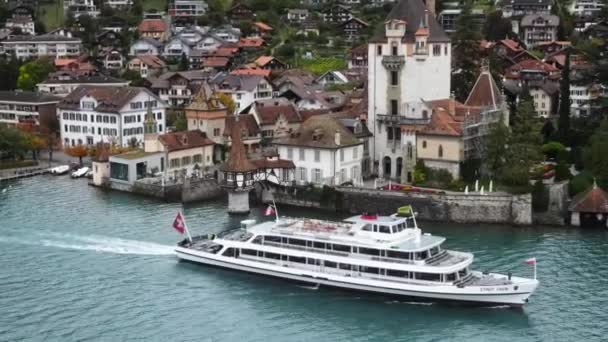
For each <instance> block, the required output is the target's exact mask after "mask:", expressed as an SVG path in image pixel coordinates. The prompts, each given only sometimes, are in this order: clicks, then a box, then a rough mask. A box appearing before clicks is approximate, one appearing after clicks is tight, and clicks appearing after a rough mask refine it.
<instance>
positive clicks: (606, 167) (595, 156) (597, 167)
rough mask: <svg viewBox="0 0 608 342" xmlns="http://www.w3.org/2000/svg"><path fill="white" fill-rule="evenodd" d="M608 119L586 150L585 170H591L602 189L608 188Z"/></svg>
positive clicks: (596, 132)
mask: <svg viewBox="0 0 608 342" xmlns="http://www.w3.org/2000/svg"><path fill="white" fill-rule="evenodd" d="M606 151H608V119H605V120H604V121H602V123H601V125H600V127H599V128H598V129H597V130H596V131H595V133H594V134H593V136H591V138H590V139H589V146H588V147H587V148H586V149H585V150H584V154H585V168H586V169H587V170H590V171H591V172H592V173H593V175H594V176H595V177H596V178H597V181H598V184H599V185H600V186H602V187H606V186H608V153H606Z"/></svg>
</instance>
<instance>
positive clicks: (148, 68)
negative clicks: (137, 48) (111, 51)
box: [127, 55, 167, 78]
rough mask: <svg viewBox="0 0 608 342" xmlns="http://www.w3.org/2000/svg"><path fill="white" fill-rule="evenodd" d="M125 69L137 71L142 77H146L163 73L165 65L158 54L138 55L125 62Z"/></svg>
mask: <svg viewBox="0 0 608 342" xmlns="http://www.w3.org/2000/svg"><path fill="white" fill-rule="evenodd" d="M127 69H129V70H134V71H138V72H139V74H140V76H141V77H142V78H147V77H150V76H156V75H159V74H161V73H163V72H164V71H165V70H166V69H167V65H166V64H165V62H164V61H163V60H162V59H160V58H159V57H158V56H155V55H138V56H135V57H133V58H132V59H131V60H130V61H129V63H127Z"/></svg>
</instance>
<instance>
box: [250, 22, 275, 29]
mask: <svg viewBox="0 0 608 342" xmlns="http://www.w3.org/2000/svg"><path fill="white" fill-rule="evenodd" d="M253 25H254V26H255V27H257V28H259V29H260V30H262V31H272V27H270V26H269V25H268V24H266V23H263V22H261V21H258V22H255V23H253Z"/></svg>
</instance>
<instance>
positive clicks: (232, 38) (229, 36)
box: [210, 25, 241, 43]
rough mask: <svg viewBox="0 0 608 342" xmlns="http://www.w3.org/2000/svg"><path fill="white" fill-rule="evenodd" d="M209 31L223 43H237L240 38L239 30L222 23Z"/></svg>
mask: <svg viewBox="0 0 608 342" xmlns="http://www.w3.org/2000/svg"><path fill="white" fill-rule="evenodd" d="M210 33H211V34H213V35H214V36H215V37H217V38H219V39H221V40H222V41H223V42H224V43H238V42H239V39H241V30H240V29H239V28H238V27H232V26H231V25H223V26H219V27H215V28H213V29H211V30H210Z"/></svg>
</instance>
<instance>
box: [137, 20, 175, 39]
mask: <svg viewBox="0 0 608 342" xmlns="http://www.w3.org/2000/svg"><path fill="white" fill-rule="evenodd" d="M137 32H138V33H139V36H140V37H141V38H152V39H157V40H163V41H164V40H165V39H166V38H167V35H168V27H167V23H166V22H165V21H164V20H163V19H143V20H142V21H141V22H140V23H139V25H138V26H137Z"/></svg>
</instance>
